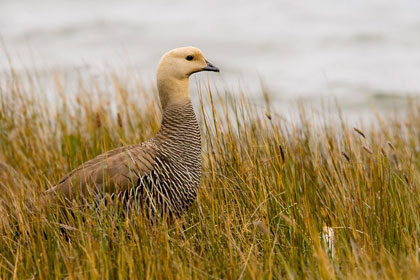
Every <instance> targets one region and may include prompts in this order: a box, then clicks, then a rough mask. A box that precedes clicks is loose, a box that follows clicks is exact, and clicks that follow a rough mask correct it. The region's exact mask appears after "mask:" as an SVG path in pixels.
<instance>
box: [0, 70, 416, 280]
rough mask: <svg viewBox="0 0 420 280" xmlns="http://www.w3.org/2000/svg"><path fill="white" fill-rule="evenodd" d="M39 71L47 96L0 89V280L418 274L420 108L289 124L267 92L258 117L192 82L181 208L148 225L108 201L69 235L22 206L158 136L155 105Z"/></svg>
mask: <svg viewBox="0 0 420 280" xmlns="http://www.w3.org/2000/svg"><path fill="white" fill-rule="evenodd" d="M48 75H49V77H50V78H51V80H53V81H54V87H53V89H52V91H53V92H56V93H57V98H54V99H53V100H50V99H48V98H47V97H46V96H44V95H42V94H40V92H43V90H47V89H44V88H42V86H41V85H40V84H42V83H41V82H40V80H39V78H38V77H37V76H36V75H35V74H33V73H32V74H31V73H27V74H25V75H24V76H23V77H22V76H20V75H17V74H16V73H15V72H14V71H13V69H12V70H11V71H10V73H8V74H7V75H6V76H5V77H3V83H2V86H1V88H0V278H2V279H10V278H18V279H27V278H29V279H31V278H40V279H49V278H58V279H62V278H70V279H74V278H76V279H77V278H92V279H97V278H101V279H108V278H123V279H127V278H130V279H138V278H153V279H192V278H198V279H219V278H221V279H238V278H239V279H241V278H243V279H278V278H286V279H294V278H314V279H336V278H338V279H342V278H349V279H355V278H369V279H401V278H405V279H413V278H416V277H419V275H420V274H419V271H420V247H419V241H420V240H419V233H420V219H419V218H420V202H419V198H420V195H419V190H420V185H419V183H420V106H418V103H416V102H411V103H410V104H409V105H407V108H404V109H406V114H403V115H400V116H385V117H383V118H382V117H381V116H379V115H377V119H376V125H373V124H372V125H364V126H362V125H360V126H358V127H357V128H354V127H353V126H349V125H348V124H347V123H346V121H345V120H342V119H341V118H339V117H338V118H332V117H328V116H324V117H321V118H320V120H319V121H314V113H313V112H312V111H308V110H305V109H301V110H299V111H298V112H299V114H297V116H296V117H295V118H291V120H292V121H287V120H285V119H284V118H283V117H282V115H279V114H278V112H277V113H276V112H275V111H272V110H270V109H269V108H270V106H272V104H271V103H270V101H269V98H268V96H266V100H267V104H266V105H265V106H254V105H252V102H250V100H248V99H247V98H245V97H244V96H243V95H238V94H237V93H232V94H230V93H223V94H222V93H221V91H217V90H214V89H213V90H212V89H209V88H208V87H205V86H201V87H200V88H201V91H200V92H199V93H194V92H193V93H192V94H193V95H195V94H198V96H199V102H198V103H199V105H201V106H196V112H197V114H198V116H199V118H200V124H201V128H202V135H203V153H202V157H203V178H202V183H201V186H200V191H199V194H198V199H197V201H196V202H195V203H194V204H193V206H192V208H191V209H190V210H189V212H188V213H187V214H186V215H185V216H184V217H183V218H181V219H179V220H177V221H176V222H174V223H167V222H164V221H162V222H160V223H157V224H155V225H150V224H149V223H147V221H145V220H144V219H143V217H142V216H141V215H136V213H135V212H132V213H131V215H128V216H123V215H121V211H120V208H121V207H119V206H118V205H117V204H116V205H110V206H109V207H105V206H104V205H97V206H96V207H93V206H86V207H82V208H78V210H77V211H76V212H75V214H74V219H69V220H68V221H67V222H66V224H63V223H62V222H60V220H58V219H57V215H59V213H56V212H54V211H41V210H37V209H28V207H27V204H28V201H34V203H35V204H36V203H37V201H38V198H39V194H40V193H41V192H42V191H43V190H45V189H47V188H49V187H51V186H52V185H54V184H55V183H56V182H57V181H58V180H59V179H60V178H61V177H62V176H63V175H65V174H66V172H68V171H70V170H72V169H73V168H75V167H76V166H78V165H79V164H81V163H83V162H84V161H86V160H88V159H90V158H92V157H94V156H96V155H98V154H100V153H103V152H104V151H107V150H110V149H112V148H115V147H118V146H121V145H124V144H131V143H138V142H141V141H144V140H146V139H148V138H150V137H152V136H153V135H154V133H156V132H157V130H158V128H159V123H160V109H159V107H158V106H157V105H156V104H157V98H156V97H155V96H156V94H155V93H154V92H153V91H151V92H145V91H143V90H142V89H141V87H139V86H138V85H137V83H135V82H134V83H131V85H130V86H129V83H128V82H127V81H125V80H124V79H122V78H118V77H116V76H113V75H109V76H107V77H108V78H107V83H106V85H107V86H105V87H104V86H103V85H101V84H100V83H97V82H96V80H95V79H94V78H92V77H78V78H77V77H70V78H69V77H66V76H63V75H59V74H56V73H50V74H48ZM69 79H73V81H69ZM76 81H77V82H76ZM132 81H136V79H135V78H133V79H132ZM68 83H73V84H74V85H75V87H70V86H66V85H68ZM50 90H51V89H50ZM232 96H239V97H238V98H233V97H232ZM372 114H373V113H372ZM60 223H62V224H61V225H60ZM60 227H61V229H60ZM63 227H64V228H65V231H66V234H63ZM325 232H330V233H332V232H333V234H334V236H331V235H330V239H329V240H326V236H325Z"/></svg>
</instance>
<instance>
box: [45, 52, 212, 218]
mask: <svg viewBox="0 0 420 280" xmlns="http://www.w3.org/2000/svg"><path fill="white" fill-rule="evenodd" d="M201 71H213V72H219V69H218V68H217V67H215V66H214V65H212V64H211V63H210V62H208V61H207V60H206V59H205V58H204V55H203V53H202V52H201V51H200V50H199V49H198V48H195V47H182V48H177V49H173V50H171V51H169V52H167V53H166V54H164V55H163V56H162V58H161V60H160V62H159V65H158V69H157V88H158V91H159V99H160V102H161V106H162V115H163V116H162V123H161V126H160V129H159V131H158V133H157V134H156V135H155V136H154V137H153V138H151V139H149V140H147V141H145V142H143V143H140V144H135V145H128V146H123V147H119V148H116V149H114V150H110V151H108V152H105V153H104V154H101V155H98V156H97V157H95V158H93V159H91V160H89V161H87V162H85V163H83V164H82V165H81V166H79V167H77V168H76V169H74V170H73V171H71V172H70V173H68V174H67V175H66V176H64V177H63V178H62V179H61V180H60V181H59V182H58V184H57V185H56V186H54V187H52V188H51V189H49V190H47V191H46V192H45V195H46V196H47V197H49V201H51V199H54V201H57V199H58V198H59V197H61V198H64V201H72V200H75V199H76V198H79V197H82V198H84V197H87V196H88V195H89V194H92V193H94V194H104V193H107V194H110V195H121V194H124V195H126V194H128V196H133V195H134V196H136V197H137V198H138V199H139V202H140V203H142V204H143V205H145V207H146V208H147V210H148V211H150V212H152V213H157V212H160V213H162V212H165V213H167V214H168V215H170V216H180V215H182V214H183V213H185V212H186V210H187V209H188V208H189V207H190V205H191V204H192V203H193V201H194V200H195V198H196V196H197V190H198V187H199V185H200V181H201V135H200V128H199V125H198V121H197V118H196V115H195V112H194V108H193V105H192V103H191V97H190V91H189V77H190V76H191V75H192V74H194V73H198V72H201ZM61 201H63V199H62V200H61Z"/></svg>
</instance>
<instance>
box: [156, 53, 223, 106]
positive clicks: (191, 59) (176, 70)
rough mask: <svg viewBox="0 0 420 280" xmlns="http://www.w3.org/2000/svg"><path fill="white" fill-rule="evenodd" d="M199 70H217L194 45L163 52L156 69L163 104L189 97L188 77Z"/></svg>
mask: <svg viewBox="0 0 420 280" xmlns="http://www.w3.org/2000/svg"><path fill="white" fill-rule="evenodd" d="M201 71H213V72H219V69H218V68H217V67H215V66H213V65H212V64H211V63H210V62H208V61H207V60H206V59H205V58H204V55H203V53H202V52H201V51H200V50H199V49H197V48H194V47H184V48H178V49H173V50H171V51H169V52H167V53H166V54H164V55H163V56H162V58H161V60H160V62H159V66H158V70H157V83H158V89H159V94H160V99H161V103H162V105H163V106H165V105H166V104H167V102H168V101H177V99H182V98H189V90H188V87H189V85H188V78H189V77H190V76H191V74H194V73H197V72H201Z"/></svg>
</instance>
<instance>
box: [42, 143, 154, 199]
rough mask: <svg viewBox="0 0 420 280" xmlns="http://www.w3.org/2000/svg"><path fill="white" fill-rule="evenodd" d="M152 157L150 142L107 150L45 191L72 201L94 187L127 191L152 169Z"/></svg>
mask: <svg viewBox="0 0 420 280" xmlns="http://www.w3.org/2000/svg"><path fill="white" fill-rule="evenodd" d="M155 156H156V147H155V146H154V145H152V144H151V143H150V142H149V143H148V142H146V143H142V144H139V145H131V146H125V147H120V148H117V149H114V150H111V151H108V152H106V153H104V154H101V155H99V156H97V157H95V158H93V159H91V160H89V161H87V162H85V163H83V164H82V165H81V166H79V167H78V168H76V169H74V170H73V171H72V172H70V173H69V174H67V175H66V176H65V177H64V178H63V179H61V180H60V182H59V183H58V185H56V186H55V187H53V188H51V189H49V190H47V191H46V192H45V194H46V195H49V194H54V195H55V194H58V193H61V194H62V195H63V196H64V197H65V198H67V199H70V200H71V199H72V198H73V197H74V196H75V195H76V194H80V195H86V194H88V193H89V192H91V191H93V190H95V189H97V190H98V189H99V190H103V191H105V192H107V193H118V192H120V191H124V190H127V189H129V188H130V187H132V186H134V185H135V184H136V183H137V182H138V179H139V177H140V176H144V175H147V174H149V173H150V172H151V171H152V170H153V168H154V164H155Z"/></svg>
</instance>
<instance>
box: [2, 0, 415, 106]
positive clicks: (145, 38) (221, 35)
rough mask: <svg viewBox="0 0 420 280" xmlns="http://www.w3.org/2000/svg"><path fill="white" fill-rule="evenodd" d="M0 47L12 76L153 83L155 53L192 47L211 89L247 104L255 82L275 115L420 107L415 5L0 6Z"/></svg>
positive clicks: (403, 1) (62, 1) (21, 2)
mask: <svg viewBox="0 0 420 280" xmlns="http://www.w3.org/2000/svg"><path fill="white" fill-rule="evenodd" d="M0 36H1V39H2V41H3V43H4V45H5V47H6V50H7V53H8V54H9V55H10V57H11V58H12V61H13V62H14V64H15V67H16V68H17V69H22V68H23V65H24V66H25V67H26V68H27V69H28V68H29V69H32V68H34V70H37V71H39V70H43V69H44V70H45V69H51V68H52V67H59V68H61V69H65V71H69V72H71V71H77V69H81V68H89V69H91V71H93V72H98V73H101V71H104V68H106V67H107V66H109V65H113V66H115V65H118V66H119V69H124V67H125V66H127V68H128V67H129V68H130V69H135V71H136V72H138V74H139V75H140V76H142V77H144V80H145V81H147V80H149V81H153V79H154V75H155V71H156V64H157V62H158V60H159V58H160V56H161V55H162V54H163V53H164V52H166V51H167V50H170V49H172V48H175V47H180V46H187V45H193V46H197V47H199V48H200V49H202V50H203V52H204V53H205V54H206V56H207V58H208V60H209V61H211V62H212V63H213V64H214V65H217V66H219V68H220V69H221V74H220V75H208V77H209V79H211V80H212V81H214V82H215V83H216V84H218V83H219V84H220V83H222V84H223V85H224V86H227V87H230V88H232V89H235V88H238V85H239V84H241V86H244V87H245V91H246V92H248V93H249V94H251V95H254V96H255V97H256V98H257V97H258V98H259V97H260V96H261V94H260V93H261V80H262V81H264V83H265V85H266V87H267V88H268V90H269V92H270V93H271V95H272V97H273V99H274V100H275V101H278V102H279V103H283V104H284V103H285V101H290V100H295V99H297V98H301V99H303V100H306V101H307V102H308V103H310V102H315V103H316V102H318V101H319V100H323V99H326V98H327V99H328V98H329V99H331V98H337V99H338V100H339V102H340V104H341V105H342V106H343V107H344V108H347V109H348V110H350V111H357V110H358V109H359V108H363V107H366V104H367V100H372V99H373V100H379V101H381V100H385V101H384V102H383V103H384V104H385V105H384V106H385V107H386V106H388V105H389V106H391V107H395V104H396V103H395V102H394V100H395V99H404V97H405V96H419V95H420V1H419V0H298V1H296V0H289V1H286V0H270V1H263V0H262V1H254V0H241V1H236V0H235V1H227V0H212V1H192V0H177V1H170V0H154V1H147V0H143V1H135V0H125V1H119V0H118V1H117V0H104V1H97V0H95V1H92V0H86V1H82V0H1V1H0ZM8 67H9V64H8V61H7V57H6V56H5V52H4V50H3V51H1V52H0V71H5V70H7V69H8ZM201 75H202V74H201ZM199 77H201V78H203V76H199ZM204 77H206V76H205V75H204ZM394 109H395V108H394ZM397 109H398V108H397Z"/></svg>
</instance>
